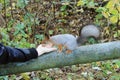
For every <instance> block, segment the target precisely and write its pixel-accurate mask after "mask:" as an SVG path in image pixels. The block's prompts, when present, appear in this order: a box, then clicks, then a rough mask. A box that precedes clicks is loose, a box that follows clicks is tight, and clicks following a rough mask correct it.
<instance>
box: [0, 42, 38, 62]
mask: <svg viewBox="0 0 120 80" xmlns="http://www.w3.org/2000/svg"><path fill="white" fill-rule="evenodd" d="M37 57H38V53H37V51H36V49H35V48H28V49H24V48H21V49H20V48H12V47H8V46H4V45H2V44H1V43H0V64H5V63H8V62H24V61H27V60H30V59H33V58H37Z"/></svg>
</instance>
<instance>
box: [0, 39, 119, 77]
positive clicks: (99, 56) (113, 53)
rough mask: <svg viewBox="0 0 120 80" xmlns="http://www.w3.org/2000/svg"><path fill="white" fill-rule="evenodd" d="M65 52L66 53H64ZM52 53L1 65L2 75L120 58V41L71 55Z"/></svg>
mask: <svg viewBox="0 0 120 80" xmlns="http://www.w3.org/2000/svg"><path fill="white" fill-rule="evenodd" d="M64 52H65V51H64ZM64 52H63V53H57V52H56V51H55V52H51V53H47V54H44V55H42V56H40V57H38V58H37V59H33V60H30V61H27V62H23V63H9V64H6V65H0V75H8V74H16V73H22V72H30V71H37V70H43V69H49V68H56V67H63V66H70V65H74V64H82V63H90V62H94V61H103V60H109V59H117V58H120V41H114V42H108V43H101V44H94V45H87V46H81V47H79V48H77V49H76V50H74V51H73V53H71V54H66V53H64Z"/></svg>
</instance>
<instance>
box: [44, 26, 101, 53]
mask: <svg viewBox="0 0 120 80" xmlns="http://www.w3.org/2000/svg"><path fill="white" fill-rule="evenodd" d="M99 36H100V29H99V28H98V27H97V26H95V25H86V26H84V27H83V28H82V29H81V30H80V36H78V37H75V36H74V35H72V34H59V35H54V36H51V37H50V36H49V35H47V34H45V39H44V40H43V41H42V42H43V43H44V42H48V43H51V44H52V45H53V46H54V45H56V46H58V52H62V50H63V47H64V48H65V49H67V50H66V53H72V51H73V50H75V49H76V48H77V47H79V46H81V45H82V44H84V43H85V42H86V41H87V38H88V37H94V38H95V39H97V38H98V37H99Z"/></svg>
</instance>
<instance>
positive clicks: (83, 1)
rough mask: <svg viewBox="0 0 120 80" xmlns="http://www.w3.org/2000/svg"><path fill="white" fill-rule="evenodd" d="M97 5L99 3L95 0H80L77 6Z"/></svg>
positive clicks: (92, 6)
mask: <svg viewBox="0 0 120 80" xmlns="http://www.w3.org/2000/svg"><path fill="white" fill-rule="evenodd" d="M95 5H98V4H97V3H95V2H94V0H79V1H78V2H77V6H81V7H88V8H95Z"/></svg>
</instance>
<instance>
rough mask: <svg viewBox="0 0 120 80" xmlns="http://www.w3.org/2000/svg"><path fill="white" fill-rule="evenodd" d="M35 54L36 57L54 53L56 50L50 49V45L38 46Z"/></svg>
mask: <svg viewBox="0 0 120 80" xmlns="http://www.w3.org/2000/svg"><path fill="white" fill-rule="evenodd" d="M36 50H37V52H38V56H40V55H42V54H44V53H46V52H51V51H55V50H57V48H55V47H52V44H40V45H39V46H38V47H37V48H36Z"/></svg>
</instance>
